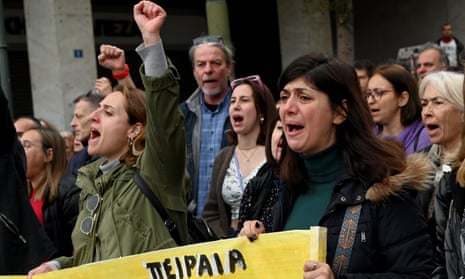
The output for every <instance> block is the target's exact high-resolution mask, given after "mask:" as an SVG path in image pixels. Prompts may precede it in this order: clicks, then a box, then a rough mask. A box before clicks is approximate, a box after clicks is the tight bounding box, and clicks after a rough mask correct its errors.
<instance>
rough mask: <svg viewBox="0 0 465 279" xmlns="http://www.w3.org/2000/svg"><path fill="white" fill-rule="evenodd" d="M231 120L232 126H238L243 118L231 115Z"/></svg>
mask: <svg viewBox="0 0 465 279" xmlns="http://www.w3.org/2000/svg"><path fill="white" fill-rule="evenodd" d="M232 120H233V123H234V125H239V124H241V123H242V121H244V117H243V116H241V115H233V116H232Z"/></svg>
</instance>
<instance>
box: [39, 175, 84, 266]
mask: <svg viewBox="0 0 465 279" xmlns="http://www.w3.org/2000/svg"><path fill="white" fill-rule="evenodd" d="M75 182H76V177H75V176H74V175H72V174H71V173H70V174H65V175H63V177H62V178H61V180H60V185H59V187H58V195H57V197H56V199H55V200H54V201H52V202H49V201H48V199H46V200H45V202H44V205H43V207H42V213H43V216H44V227H45V231H46V232H47V235H48V237H49V238H50V240H52V242H53V244H54V245H55V248H56V250H57V253H56V254H55V255H54V258H55V257H59V256H71V255H72V253H73V243H72V241H71V233H72V232H73V229H74V224H75V223H76V218H77V215H78V214H79V193H80V192H81V188H79V187H77V186H76V184H75ZM49 192H50V188H49V187H47V189H46V190H45V196H46V197H48V195H49Z"/></svg>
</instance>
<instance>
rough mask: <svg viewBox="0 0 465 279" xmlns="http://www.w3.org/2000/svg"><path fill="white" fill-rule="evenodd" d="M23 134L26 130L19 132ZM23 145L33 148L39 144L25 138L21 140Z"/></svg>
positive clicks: (20, 134)
mask: <svg viewBox="0 0 465 279" xmlns="http://www.w3.org/2000/svg"><path fill="white" fill-rule="evenodd" d="M23 134H24V132H20V133H18V136H19V137H21V136H22V135H23ZM21 145H22V146H23V148H31V147H33V146H37V145H38V144H35V143H33V142H31V141H28V140H23V141H22V142H21Z"/></svg>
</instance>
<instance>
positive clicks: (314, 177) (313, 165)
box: [284, 145, 343, 230]
mask: <svg viewBox="0 0 465 279" xmlns="http://www.w3.org/2000/svg"><path fill="white" fill-rule="evenodd" d="M301 156H302V158H303V159H304V162H305V166H306V168H307V173H308V177H309V180H308V181H309V183H308V185H307V191H306V192H305V193H304V194H301V195H299V197H298V198H297V200H296V202H295V204H294V206H293V207H292V210H291V213H290V214H289V217H288V218H287V221H286V225H285V226H284V230H296V229H309V228H310V226H317V225H318V222H319V221H320V219H321V217H322V216H323V214H324V212H325V210H326V208H327V206H328V202H329V199H330V197H331V193H332V191H333V188H334V185H335V183H336V180H337V178H338V176H339V171H340V170H341V166H342V164H343V162H342V154H341V152H340V150H339V148H338V147H337V145H332V146H331V147H329V148H327V149H325V150H323V151H320V152H318V153H316V154H312V155H307V156H304V155H301Z"/></svg>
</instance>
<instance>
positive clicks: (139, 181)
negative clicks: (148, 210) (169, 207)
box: [134, 168, 182, 245]
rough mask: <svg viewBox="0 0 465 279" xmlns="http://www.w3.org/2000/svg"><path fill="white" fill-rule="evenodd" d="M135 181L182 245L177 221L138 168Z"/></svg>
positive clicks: (172, 234) (174, 237)
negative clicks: (167, 210)
mask: <svg viewBox="0 0 465 279" xmlns="http://www.w3.org/2000/svg"><path fill="white" fill-rule="evenodd" d="M134 182H136V185H137V186H138V187H139V189H140V190H141V191H142V193H144V195H145V196H146V197H147V198H148V199H149V201H150V202H151V203H152V205H153V207H154V208H155V209H156V210H157V212H158V214H159V215H160V217H161V218H162V220H163V223H165V226H166V228H167V229H168V231H169V233H170V234H171V237H172V238H173V239H174V241H176V243H177V244H178V245H180V244H181V243H182V242H181V237H180V236H179V232H178V230H177V228H176V223H175V222H174V221H173V220H172V219H171V218H170V216H169V214H168V212H166V209H165V208H164V207H163V205H162V204H161V202H160V201H159V200H158V198H157V196H155V194H154V193H153V192H152V190H150V188H149V186H148V185H147V183H145V180H144V179H143V178H142V176H140V174H139V170H138V169H137V168H136V169H135V171H134Z"/></svg>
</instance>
